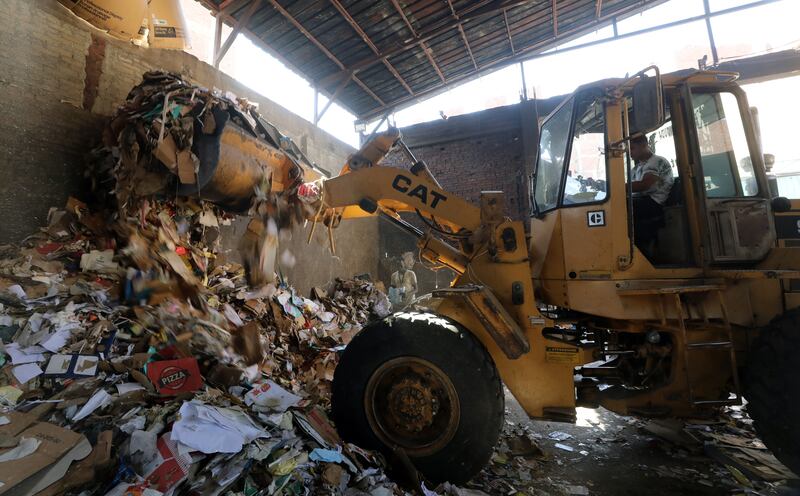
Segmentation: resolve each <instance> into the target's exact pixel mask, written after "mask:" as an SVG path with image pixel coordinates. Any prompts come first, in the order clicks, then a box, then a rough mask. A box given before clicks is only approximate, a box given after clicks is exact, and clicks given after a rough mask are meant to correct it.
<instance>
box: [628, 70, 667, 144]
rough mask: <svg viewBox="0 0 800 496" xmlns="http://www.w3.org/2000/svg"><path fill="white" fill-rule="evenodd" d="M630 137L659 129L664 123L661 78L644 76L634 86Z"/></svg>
mask: <svg viewBox="0 0 800 496" xmlns="http://www.w3.org/2000/svg"><path fill="white" fill-rule="evenodd" d="M632 100H633V101H632V104H633V112H632V114H633V115H632V116H631V123H630V130H629V133H630V136H634V135H636V134H644V133H647V132H650V131H652V130H654V129H658V128H659V127H660V126H661V125H662V124H663V123H664V99H663V95H662V88H661V77H660V76H659V75H656V76H655V77H648V76H644V75H643V76H642V77H641V78H640V79H639V81H637V83H636V84H635V85H634V86H633V92H632Z"/></svg>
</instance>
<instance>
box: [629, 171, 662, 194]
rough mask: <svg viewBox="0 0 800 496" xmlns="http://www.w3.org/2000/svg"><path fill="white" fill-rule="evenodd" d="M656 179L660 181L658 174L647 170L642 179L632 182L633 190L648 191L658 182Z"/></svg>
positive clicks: (636, 191)
mask: <svg viewBox="0 0 800 496" xmlns="http://www.w3.org/2000/svg"><path fill="white" fill-rule="evenodd" d="M656 181H658V175H656V174H655V173H653V172H645V174H644V176H642V180H641V181H633V182H631V190H632V191H633V192H634V193H640V192H642V191H647V190H648V189H650V188H651V187H653V186H654V185H655V184H656Z"/></svg>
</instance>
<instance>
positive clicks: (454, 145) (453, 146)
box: [384, 121, 528, 220]
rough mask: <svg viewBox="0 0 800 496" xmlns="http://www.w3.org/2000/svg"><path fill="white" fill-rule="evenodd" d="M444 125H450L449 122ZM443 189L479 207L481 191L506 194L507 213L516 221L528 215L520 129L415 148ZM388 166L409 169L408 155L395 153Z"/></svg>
mask: <svg viewBox="0 0 800 496" xmlns="http://www.w3.org/2000/svg"><path fill="white" fill-rule="evenodd" d="M442 125H447V123H446V122H445V121H443V122H442ZM410 146H411V148H412V151H413V153H414V155H415V156H416V157H417V159H419V160H424V161H425V163H426V164H428V167H429V168H430V169H431V171H432V172H433V175H434V176H435V177H436V179H437V180H438V181H439V184H441V185H442V187H443V188H444V189H445V190H447V191H449V192H450V193H452V194H455V195H458V196H460V197H461V198H463V199H465V200H467V201H469V202H472V203H474V204H475V205H478V204H479V203H480V194H481V191H503V192H505V194H506V213H507V214H508V216H509V217H511V218H513V219H520V220H521V219H524V218H526V217H527V214H528V198H527V186H526V183H527V179H526V178H525V172H524V171H525V167H524V163H523V158H522V157H523V150H522V140H521V138H520V131H519V129H513V130H506V131H498V132H493V133H491V134H486V135H483V136H477V137H471V138H467V139H464V140H459V141H449V142H445V143H439V144H432V145H424V146H420V147H415V146H414V145H413V143H411V144H410ZM384 164H386V165H393V166H395V167H408V166H410V164H408V163H407V160H406V158H405V156H403V155H402V153H399V152H392V153H391V154H390V155H389V156H388V157H386V159H385V160H384Z"/></svg>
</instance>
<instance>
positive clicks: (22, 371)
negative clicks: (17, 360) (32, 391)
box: [11, 363, 44, 384]
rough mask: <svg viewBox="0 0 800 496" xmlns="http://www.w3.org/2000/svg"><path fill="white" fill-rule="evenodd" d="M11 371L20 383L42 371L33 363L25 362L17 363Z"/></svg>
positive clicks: (40, 373)
mask: <svg viewBox="0 0 800 496" xmlns="http://www.w3.org/2000/svg"><path fill="white" fill-rule="evenodd" d="M11 371H12V372H13V373H14V377H16V378H17V380H18V381H19V383H20V384H25V383H26V382H28V381H29V380H31V379H33V378H35V377H39V376H40V375H42V374H43V373H44V372H43V371H42V369H41V368H39V366H38V365H36V364H35V363H26V364H23V365H17V366H15V367H14V368H13V369H11Z"/></svg>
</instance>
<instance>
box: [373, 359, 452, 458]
mask: <svg viewBox="0 0 800 496" xmlns="http://www.w3.org/2000/svg"><path fill="white" fill-rule="evenodd" d="M364 401H365V408H366V413H367V420H368V421H369V423H370V426H371V427H372V430H373V432H375V434H376V435H377V436H378V438H380V440H381V441H382V442H383V443H384V444H386V445H388V446H390V447H397V446H399V447H402V448H403V449H404V450H405V451H406V452H407V453H408V454H409V455H415V456H424V455H426V454H430V453H433V452H436V451H437V450H439V449H441V448H442V447H443V446H445V445H446V444H447V443H448V442H449V441H450V440H451V439H452V438H453V435H455V431H456V429H457V428H458V422H459V417H460V410H459V402H458V396H457V394H456V391H455V388H454V387H453V384H452V382H451V381H450V378H449V377H447V375H446V374H445V373H444V372H443V371H442V370H441V369H439V368H438V367H436V366H435V365H434V364H432V363H431V362H429V361H427V360H423V359H421V358H417V357H401V358H395V359H393V360H390V361H388V362H386V363H384V364H383V365H381V366H380V367H379V368H378V369H377V370H376V371H375V373H374V374H373V375H372V377H371V378H370V380H369V382H368V384H367V388H366V394H365V398H364Z"/></svg>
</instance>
